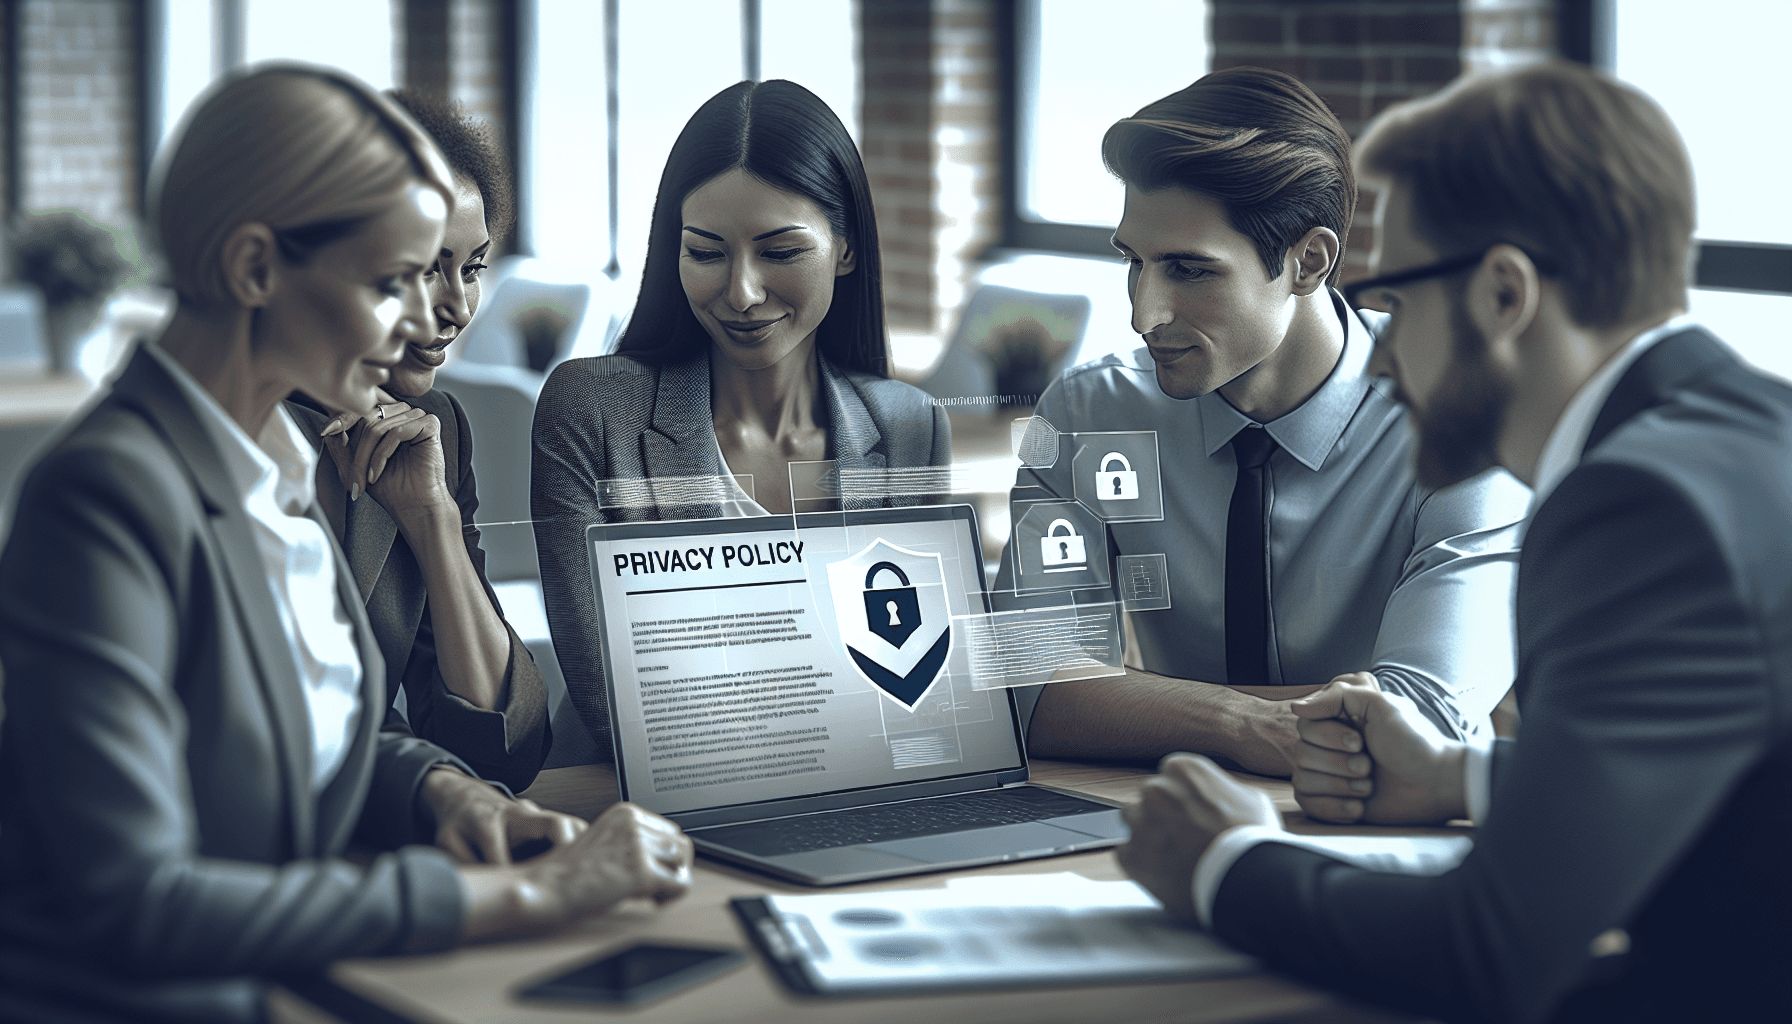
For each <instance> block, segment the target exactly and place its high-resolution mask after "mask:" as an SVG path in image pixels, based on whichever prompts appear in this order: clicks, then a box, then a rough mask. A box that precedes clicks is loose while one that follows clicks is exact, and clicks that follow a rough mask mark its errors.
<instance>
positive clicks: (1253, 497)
mask: <svg viewBox="0 0 1792 1024" xmlns="http://www.w3.org/2000/svg"><path fill="white" fill-rule="evenodd" d="M1275 450H1276V442H1275V438H1273V437H1270V436H1269V431H1267V430H1264V429H1262V428H1261V427H1246V428H1244V429H1243V430H1240V431H1239V432H1238V434H1237V435H1236V436H1235V437H1233V438H1232V453H1233V454H1234V455H1236V456H1237V457H1238V482H1237V483H1236V484H1235V485H1233V488H1232V507H1231V508H1230V509H1229V510H1228V511H1227V513H1226V682H1228V683H1232V684H1234V685H1239V686H1263V685H1265V684H1267V683H1268V682H1269V587H1268V585H1267V584H1266V582H1265V580H1266V577H1267V575H1268V571H1269V558H1268V556H1267V550H1268V549H1267V547H1266V545H1265V544H1264V537H1263V505H1264V495H1265V492H1266V491H1267V489H1268V488H1267V487H1266V486H1265V484H1266V483H1267V480H1266V477H1265V474H1264V471H1263V466H1264V464H1265V463H1267V462H1268V461H1269V456H1270V453H1272V452H1274V451H1275Z"/></svg>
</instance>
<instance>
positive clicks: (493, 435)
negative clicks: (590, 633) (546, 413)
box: [436, 311, 543, 581]
mask: <svg viewBox="0 0 1792 1024" xmlns="http://www.w3.org/2000/svg"><path fill="white" fill-rule="evenodd" d="M484 315H485V313H484V311H481V312H480V316H481V317H482V318H483V317H484ZM542 380H543V377H542V375H541V374H538V373H535V372H534V371H532V370H527V369H523V368H520V367H515V366H492V365H487V364H481V363H469V362H467V361H466V359H465V358H464V357H463V358H462V359H461V360H460V361H459V362H455V363H451V364H449V365H447V366H444V367H442V369H441V370H439V371H437V373H436V386H437V387H439V388H441V389H442V390H443V391H446V392H448V393H449V394H451V395H453V396H454V397H455V398H456V399H458V400H459V401H460V404H461V407H462V408H463V409H465V410H466V412H467V421H468V422H469V423H470V424H471V425H472V428H473V478H474V480H475V481H476V482H477V483H478V486H479V511H478V513H477V514H476V516H475V519H476V522H477V523H478V524H480V530H479V533H480V545H481V546H482V547H483V548H484V549H485V570H486V575H487V576H488V577H490V578H491V579H492V580H494V581H495V580H522V579H539V578H540V577H541V569H540V567H539V565H538V563H537V562H536V560H535V529H534V527H533V526H531V525H529V460H530V453H531V449H530V442H529V431H530V427H531V425H532V424H533V422H534V420H535V398H536V396H537V395H538V394H540V392H541V385H542Z"/></svg>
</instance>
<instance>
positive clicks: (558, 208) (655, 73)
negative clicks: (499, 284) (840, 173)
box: [525, 0, 858, 306]
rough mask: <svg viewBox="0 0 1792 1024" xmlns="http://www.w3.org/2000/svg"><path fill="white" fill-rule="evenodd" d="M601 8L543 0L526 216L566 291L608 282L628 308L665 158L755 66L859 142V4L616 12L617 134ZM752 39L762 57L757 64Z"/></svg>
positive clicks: (786, 0)
mask: <svg viewBox="0 0 1792 1024" xmlns="http://www.w3.org/2000/svg"><path fill="white" fill-rule="evenodd" d="M607 6H608V5H606V4H601V3H594V2H588V0H540V6H539V7H538V8H537V15H536V17H537V22H536V38H537V50H536V87H535V94H534V112H535V113H534V124H533V130H532V131H531V133H530V136H531V138H532V139H533V145H532V150H533V153H532V159H531V161H530V168H531V169H530V186H531V187H530V188H529V189H528V190H527V194H528V195H529V196H530V199H529V207H530V209H529V210H527V211H525V215H526V216H529V217H530V218H531V223H532V235H531V238H532V240H533V245H534V249H535V253H536V255H537V256H539V257H542V258H543V259H546V260H548V261H550V262H551V263H553V264H554V265H555V266H556V267H557V268H558V270H559V272H560V273H562V274H565V275H568V276H569V277H570V278H572V279H577V280H583V281H597V280H598V279H599V278H600V277H602V276H605V275H607V274H614V275H615V280H616V282H617V284H616V285H615V289H616V291H615V297H616V299H617V300H618V301H620V302H622V303H623V305H624V306H626V305H627V304H628V302H631V301H632V300H633V297H634V292H635V282H636V281H638V280H639V277H640V273H641V265H642V263H643V261H644V260H645V259H646V256H647V233H648V227H649V223H650V221H651V219H652V214H653V203H654V198H655V196H656V195H657V193H658V191H659V183H660V174H661V172H662V171H664V170H665V166H666V156H667V154H669V153H670V152H671V150H672V143H673V141H674V140H675V139H677V138H678V133H679V131H681V130H682V129H683V128H684V125H685V122H686V121H688V120H690V117H691V115H692V114H693V113H695V112H696V111H697V108H698V107H700V106H702V105H703V103H704V101H706V100H708V99H709V98H710V97H711V96H714V95H715V94H716V93H718V92H720V91H722V90H723V89H725V88H727V87H728V86H730V85H733V84H734V83H736V82H739V81H741V80H742V78H744V77H745V76H746V74H747V72H748V70H749V69H750V68H752V66H753V65H755V64H756V65H757V66H758V70H759V72H760V77H761V78H788V79H790V80H791V81H794V82H797V83H798V84H800V85H803V86H804V87H806V88H808V89H810V90H812V91H813V92H815V93H816V94H817V95H819V96H820V97H821V98H822V99H823V100H824V101H826V102H827V103H828V105H829V106H831V107H833V108H834V112H835V113H836V114H838V115H840V120H841V121H842V122H844V123H845V124H846V126H847V128H848V130H850V131H853V132H854V134H855V135H856V134H857V123H858V60H857V53H858V43H857V39H856V34H855V29H854V24H853V5H852V4H847V3H840V2H837V0H760V2H758V3H754V2H745V3H743V2H742V0H685V2H683V3H678V4H661V3H641V2H623V3H619V4H617V5H616V8H615V13H616V19H615V31H616V32H617V42H618V46H617V48H616V49H617V52H618V54H619V60H618V62H617V67H616V69H615V89H616V100H617V122H616V124H615V125H614V126H612V125H611V124H610V123H609V118H608V115H607V113H606V100H607V95H608V92H607V90H608V88H609V84H610V83H609V77H608V76H609V72H608V70H607V68H606V66H605V57H604V54H605V31H606V28H605V18H606V7H607ZM755 25H756V26H757V30H756V31H754V26H755ZM755 39H756V40H757V42H758V49H757V52H756V53H755V52H749V50H750V43H751V41H753V40H755ZM612 142H613V144H614V145H615V147H616V167H617V173H616V180H615V182H614V184H613V186H612V183H611V182H610V181H609V170H608V169H609V146H610V145H611V144H612ZM612 187H613V188H614V190H615V196H614V204H613V205H612V203H611V202H610V201H609V199H610V195H609V190H610V189H611V188H612ZM612 208H614V209H615V210H616V221H617V222H616V224H615V230H614V234H613V237H614V243H615V244H614V249H612V247H611V243H610V239H611V237H612V233H611V225H610V223H609V217H610V214H609V211H610V210H611V209H612Z"/></svg>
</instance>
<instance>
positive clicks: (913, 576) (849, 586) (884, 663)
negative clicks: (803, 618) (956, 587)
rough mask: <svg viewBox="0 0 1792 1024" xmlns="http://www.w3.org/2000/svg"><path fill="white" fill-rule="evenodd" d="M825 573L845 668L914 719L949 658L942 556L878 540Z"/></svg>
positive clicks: (949, 627)
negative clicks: (921, 702)
mask: <svg viewBox="0 0 1792 1024" xmlns="http://www.w3.org/2000/svg"><path fill="white" fill-rule="evenodd" d="M827 568H828V586H829V589H830V591H831V594H832V597H833V606H834V623H835V626H836V628H837V629H838V630H839V635H840V641H841V643H842V645H843V646H844V647H845V648H846V656H847V660H848V661H849V662H850V663H851V664H852V666H853V668H854V669H855V670H856V671H857V672H858V674H859V675H860V676H862V677H863V678H864V679H865V681H866V682H868V683H870V684H871V685H872V686H875V687H876V688H877V690H878V692H880V693H882V694H883V695H884V696H886V697H888V698H890V699H891V700H893V701H895V702H896V703H897V704H900V705H901V706H902V709H903V710H904V711H913V710H914V708H915V705H916V704H919V703H920V701H921V698H922V696H924V695H925V694H926V693H927V691H928V689H929V688H930V687H932V686H933V684H934V681H935V680H936V679H938V678H939V675H940V670H941V669H943V668H944V667H945V664H946V657H947V656H948V655H949V654H950V653H951V650H952V629H951V609H950V606H949V605H948V604H947V601H946V584H945V569H944V566H943V564H942V563H941V561H940V556H939V555H937V554H925V553H922V552H919V551H909V550H907V549H906V548H899V547H897V546H896V545H894V544H891V543H889V542H887V541H884V540H876V541H873V542H872V543H871V544H869V545H867V546H866V547H865V548H864V550H862V551H860V552H859V553H858V554H855V555H852V556H850V557H848V558H844V559H841V560H840V561H838V562H832V563H829V565H828V567H827Z"/></svg>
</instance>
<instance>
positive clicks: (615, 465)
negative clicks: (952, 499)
mask: <svg viewBox="0 0 1792 1024" xmlns="http://www.w3.org/2000/svg"><path fill="white" fill-rule="evenodd" d="M534 439H535V457H534V463H533V470H532V478H531V483H530V493H531V496H532V504H533V515H534V519H535V544H536V551H537V553H538V554H539V556H540V559H541V578H542V596H543V598H544V599H545V601H546V604H547V612H548V625H549V627H550V628H551V630H552V632H553V637H554V650H555V652H556V653H557V655H558V657H559V661H560V668H561V670H562V672H563V673H564V675H565V677H566V687H567V691H568V694H569V696H570V697H571V699H572V702H573V706H574V707H575V708H577V709H578V711H579V716H580V718H581V719H582V720H583V721H584V723H585V725H586V727H587V728H588V729H589V730H590V731H591V734H592V736H593V737H594V738H595V739H596V740H597V741H598V746H599V748H600V749H603V750H608V749H609V746H610V744H609V739H610V725H609V712H608V701H607V699H606V695H605V690H604V681H603V668H602V664H603V662H602V657H601V654H600V651H599V649H598V647H597V640H596V637H597V633H598V631H597V618H596V614H595V609H594V608H593V606H592V597H591V594H592V590H591V566H590V562H589V561H588V559H587V556H586V553H585V540H584V535H585V529H586V528H587V527H588V526H590V525H591V524H593V523H599V522H607V521H611V520H623V519H689V518H702V517H711V516H720V515H763V514H766V513H768V512H769V513H788V512H790V511H791V508H792V500H791V494H790V487H791V484H790V475H789V470H788V468H787V467H788V465H789V464H790V463H793V462H821V461H829V460H831V461H833V462H834V463H835V464H836V465H837V468H838V470H839V472H840V474H841V475H843V476H849V475H850V474H851V473H852V472H853V471H855V470H878V469H900V468H909V467H926V466H935V467H944V466H946V465H948V464H949V463H950V462H951V460H952V433H951V427H950V425H949V424H948V422H947V420H946V416H945V411H944V410H943V409H940V408H939V407H937V406H936V405H935V404H934V403H933V401H932V399H930V398H928V397H927V396H926V395H925V394H923V393H922V392H921V391H919V390H917V389H915V388H913V387H910V386H909V385H907V384H903V383H900V382H898V381H893V380H890V379H888V360H887V354H886V342H885V335H884V315H883V285H882V271H881V264H880V259H879V254H878V245H877V222H876V218H875V216H874V214H873V213H872V207H871V194H870V187H869V185H868V184H867V183H866V179H865V169H864V165H863V163H862V162H861V161H860V159H859V153H858V149H857V148H856V147H855V146H854V145H853V142H852V137H851V136H850V135H848V134H847V132H846V129H845V128H844V127H843V126H842V125H841V124H840V120H839V118H837V117H835V116H834V113H833V111H831V110H829V109H828V107H827V105H826V104H825V103H823V102H822V101H821V100H820V99H818V98H816V96H815V95H814V94H813V93H811V92H809V91H808V90H807V89H804V88H803V87H802V86H800V85H796V84H795V83H792V82H785V81H778V80H774V81H770V82H741V83H739V84H737V85H733V86H730V87H729V88H727V89H725V90H723V91H722V92H721V93H718V94H717V95H716V96H714V97H712V98H711V99H710V100H709V101H708V102H706V103H705V104H704V105H703V106H702V107H701V108H699V109H698V111H697V113H696V114H695V115H693V116H692V117H691V120H690V121H689V122H688V123H687V124H686V125H685V127H684V130H683V132H681V133H680V134H679V136H678V140H677V141H676V142H675V143H674V144H673V146H672V153H671V155H670V156H669V157H668V158H667V160H666V169H665V173H664V174H663V175H662V176H661V178H660V187H659V195H658V198H657V200H656V201H655V203H654V211H653V222H652V226H651V228H650V234H649V239H648V248H647V261H646V265H645V267H644V268H643V274H642V282H641V294H640V297H639V299H638V300H637V301H636V304H635V310H634V314H633V316H632V317H631V318H630V320H629V325H628V329H627V331H626V332H625V333H624V334H623V336H622V339H621V342H620V344H619V346H618V351H617V354H616V355H612V356H603V357H600V358H596V359H577V360H570V361H568V362H566V363H562V364H561V365H560V366H559V367H558V368H556V369H555V371H554V373H553V375H552V376H551V377H549V378H548V381H547V384H546V385H545V386H544V387H543V389H542V393H541V398H540V399H539V401H538V402H537V404H536V407H535V430H534ZM733 475H741V476H750V477H751V478H752V480H753V483H754V487H753V493H752V494H751V495H750V496H749V495H747V494H746V493H744V491H736V492H735V493H732V494H718V493H716V492H715V489H712V490H711V492H710V493H701V492H702V490H703V489H702V488H701V487H695V488H691V489H690V492H691V493H688V494H685V495H679V494H678V493H677V492H678V491H679V488H678V487H677V486H676V485H674V486H670V487H668V486H660V487H652V488H650V487H646V486H643V485H642V484H640V483H639V482H642V481H650V480H667V479H668V478H681V477H683V478H690V477H696V478H709V479H710V480H715V479H716V478H718V477H727V476H733ZM606 489H611V490H616V491H620V492H624V493H623V494H621V495H620V497H621V500H620V501H618V500H617V497H618V496H616V495H606V494H604V493H603V492H604V491H605V490H606ZM922 489H923V490H928V489H935V488H934V487H923V488H922ZM938 489H943V488H938ZM630 492H632V493H630ZM928 500H930V496H929V495H927V494H924V493H918V494H903V495H891V496H885V497H881V498H876V499H869V500H868V499H857V500H849V501H848V502H847V504H848V506H849V507H858V506H861V505H872V504H876V505H905V504H923V503H926V502H927V501H928Z"/></svg>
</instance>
